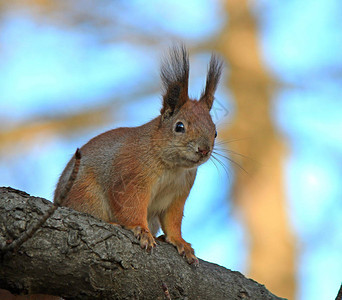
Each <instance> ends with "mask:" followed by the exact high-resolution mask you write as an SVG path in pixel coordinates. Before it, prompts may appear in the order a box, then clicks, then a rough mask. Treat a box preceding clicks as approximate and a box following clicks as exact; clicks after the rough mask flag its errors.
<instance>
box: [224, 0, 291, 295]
mask: <svg viewBox="0 0 342 300" xmlns="http://www.w3.org/2000/svg"><path fill="white" fill-rule="evenodd" d="M226 10H227V15H228V22H227V24H226V28H225V30H224V31H223V34H222V36H221V40H220V42H221V43H220V45H221V48H220V49H219V50H220V51H221V53H222V54H223V56H224V57H225V59H226V60H227V62H228V65H229V68H230V70H229V71H230V73H229V78H228V82H227V83H228V86H229V89H230V91H231V92H232V95H233V97H234V99H235V103H236V114H235V119H234V120H233V125H232V126H231V127H230V128H227V129H226V131H225V132H224V139H226V140H229V139H242V140H239V141H238V142H235V143H233V144H229V149H231V150H233V151H236V152H238V153H240V154H244V155H246V156H247V157H248V158H247V159H243V160H241V159H240V160H238V159H236V158H235V157H234V160H235V161H237V162H238V163H240V164H241V165H243V168H245V169H246V170H247V172H248V174H246V173H244V172H242V171H241V170H239V169H236V172H235V183H234V184H235V185H234V201H235V203H236V206H237V209H238V210H239V211H240V212H241V213H242V216H243V218H244V222H245V224H246V231H247V232H248V234H249V243H250V255H249V260H250V261H249V266H250V270H249V276H250V277H252V278H254V279H255V280H257V281H259V282H261V283H264V284H265V285H266V286H267V288H269V289H270V290H271V291H273V292H274V293H276V294H278V295H280V296H282V297H287V298H289V299H294V297H295V290H296V288H295V277H296V271H295V258H296V257H295V255H296V251H295V239H294V236H293V234H292V232H291V228H290V225H289V220H288V216H287V206H286V195H285V188H284V178H283V173H284V171H283V163H284V160H285V155H286V151H285V147H284V144H283V142H282V140H281V138H280V136H279V134H278V133H277V131H276V129H275V127H274V124H273V122H272V116H271V114H272V102H271V100H272V93H271V88H272V86H271V83H272V80H271V78H270V76H269V74H268V73H267V71H266V68H265V67H264V65H263V61H262V57H261V54H260V50H259V45H258V32H257V24H256V20H255V18H254V17H253V15H252V14H251V12H250V10H249V7H248V1H247V0H226Z"/></svg>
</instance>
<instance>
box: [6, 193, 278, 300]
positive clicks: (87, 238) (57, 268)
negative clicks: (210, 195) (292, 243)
mask: <svg viewBox="0 0 342 300" xmlns="http://www.w3.org/2000/svg"><path fill="white" fill-rule="evenodd" d="M51 205H52V203H51V202H50V201H48V200H46V199H43V198H37V197H32V196H30V195H28V194H26V193H24V192H22V191H18V190H14V189H12V188H0V247H1V249H3V247H4V245H5V244H6V242H8V241H10V240H14V239H16V238H17V237H18V236H20V235H21V234H22V233H23V232H24V231H25V230H27V228H28V227H29V226H32V224H34V223H36V222H37V221H38V220H39V219H40V218H41V217H42V216H43V214H44V213H45V212H46V211H47V210H48V208H49V207H50V206H51ZM274 267H276V266H274ZM0 288H1V289H6V290H9V291H11V292H12V293H17V294H50V295H58V296H62V297H63V298H65V299H168V294H169V295H170V298H171V299H281V298H278V297H277V296H275V295H273V294H272V293H271V292H269V291H268V290H267V289H266V288H265V287H264V286H263V285H260V284H259V283H257V282H255V281H253V280H251V279H247V278H245V277H244V276H243V275H242V274H241V273H239V272H233V271H230V270H228V269H225V268H223V267H220V266H218V265H215V264H212V263H208V262H206V261H202V260H200V266H199V267H198V268H196V267H194V266H190V265H188V264H187V263H186V261H185V260H184V259H183V258H182V257H180V256H179V255H178V253H177V251H176V249H175V248H174V247H173V246H172V245H169V244H167V243H164V242H158V246H157V247H156V248H155V249H154V251H153V253H147V252H146V251H144V250H142V249H141V248H140V246H139V243H138V241H137V240H136V239H135V237H134V236H133V234H132V233H131V232H130V231H127V230H125V229H122V228H121V227H115V226H112V225H110V224H107V223H105V222H103V221H101V220H98V219H95V218H93V217H91V216H89V215H87V214H83V213H79V212H76V211H74V210H72V209H69V208H65V207H63V208H59V209H58V210H57V211H56V212H55V213H54V214H53V215H52V216H51V217H50V218H49V219H48V220H47V222H46V223H45V224H44V225H43V226H42V228H40V229H39V230H38V231H37V232H36V233H35V234H34V235H33V237H32V238H30V239H29V240H28V241H26V242H25V243H24V244H22V245H21V246H20V247H19V249H17V250H16V251H14V252H13V251H8V252H5V253H4V252H3V251H1V250H0Z"/></svg>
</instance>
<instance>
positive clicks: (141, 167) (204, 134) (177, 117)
mask: <svg viewBox="0 0 342 300" xmlns="http://www.w3.org/2000/svg"><path fill="white" fill-rule="evenodd" d="M222 66H223V64H222V61H221V60H220V59H219V58H218V57H217V56H216V55H214V54H213V55H212V56H211V59H210V63H209V66H208V73H207V78H206V86H205V89H204V90H203V92H202V94H201V96H200V98H199V100H194V99H190V98H189V96H188V82H189V56H188V52H187V50H186V48H185V46H184V45H182V44H181V45H175V46H173V47H171V49H170V52H169V55H168V56H167V57H166V58H164V59H163V61H162V65H161V70H160V76H161V80H162V85H163V100H162V109H161V111H160V115H159V116H158V117H156V118H155V119H153V120H152V121H150V122H148V123H146V124H143V125H141V126H138V127H124V128H117V129H113V130H110V131H107V132H105V133H102V134H100V135H98V136H96V137H94V138H93V139H91V140H90V141H89V142H88V143H86V144H85V145H84V146H83V147H82V148H81V153H82V159H81V161H80V166H79V172H78V176H77V178H76V180H75V181H74V184H73V186H72V187H71V189H70V192H69V193H68V195H67V196H66V197H65V199H64V200H63V202H62V203H61V205H62V206H67V207H70V208H73V209H75V210H77V211H81V212H85V213H88V214H90V215H93V216H95V217H97V218H100V219H102V220H104V221H106V222H109V223H112V224H114V225H121V226H123V227H124V228H126V229H129V230H131V231H133V233H134V235H135V236H136V237H137V238H138V240H139V241H140V246H141V247H142V248H145V249H147V250H151V249H152V248H153V247H155V246H156V242H155V235H156V234H157V232H158V230H159V229H160V227H161V228H162V230H163V232H164V234H165V235H164V240H165V241H166V242H168V243H171V244H172V245H174V246H175V247H176V248H177V250H178V253H179V254H181V255H182V256H184V257H185V258H186V260H187V262H188V263H189V264H194V265H198V264H199V261H198V259H197V257H196V256H195V253H194V250H193V248H192V247H191V244H190V243H187V242H186V241H185V240H184V239H183V238H182V234H181V224H182V218H183V210H184V204H185V201H186V199H187V198H188V195H189V192H190V190H191V188H192V186H193V184H194V180H195V177H196V172H197V168H198V166H199V165H201V164H203V163H204V162H206V161H207V160H208V159H209V158H210V156H211V153H212V151H213V147H214V140H215V138H216V136H217V132H216V127H215V124H214V122H213V120H212V118H211V116H210V110H211V108H212V105H213V101H214V93H215V90H216V87H217V85H218V82H219V79H220V76H221V72H222ZM74 164H75V155H74V156H73V157H72V158H71V160H70V161H69V163H68V164H67V166H66V167H65V169H64V171H63V173H62V175H61V176H60V178H59V181H58V184H57V187H56V191H55V195H54V201H56V199H58V198H59V196H60V194H61V193H62V191H63V190H64V189H65V185H66V184H67V182H68V178H69V177H70V174H71V172H72V170H73V165H74Z"/></svg>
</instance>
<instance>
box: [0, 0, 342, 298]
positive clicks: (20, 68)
mask: <svg viewBox="0 0 342 300" xmlns="http://www.w3.org/2000/svg"><path fill="white" fill-rule="evenodd" d="M134 3H135V4H134V5H136V7H138V8H140V9H136V10H130V9H129V7H128V8H126V9H127V15H125V14H123V15H122V16H121V18H123V19H124V21H125V22H126V23H127V24H131V25H136V24H138V25H139V26H141V28H142V29H141V30H143V31H145V32H146V33H148V32H149V31H151V30H155V28H156V27H157V28H159V27H160V28H163V29H165V30H167V31H169V32H170V34H172V35H173V36H177V37H179V38H181V39H184V40H185V41H187V42H188V43H189V44H191V45H196V43H197V42H200V41H201V40H203V39H206V38H208V37H209V36H211V35H214V34H216V33H218V32H219V31H220V29H221V27H222V26H223V23H224V16H223V15H222V13H221V10H220V4H219V2H216V1H213V2H212V1H205V0H201V1H188V2H185V1H178V2H177V1H175V2H171V1H170V2H169V1H166V2H165V1H163V3H162V2H160V1H154V5H149V6H146V5H143V4H142V1H135V2H134ZM194 8H195V9H194ZM84 9H85V8H84ZM112 9H113V8H112ZM253 10H254V12H255V14H256V15H257V16H258V18H259V20H260V29H261V36H260V39H261V47H262V50H263V56H264V60H265V63H266V64H267V66H268V67H269V69H270V71H271V72H272V73H273V74H274V76H276V77H278V78H279V79H280V80H281V82H283V85H284V86H283V88H280V89H279V90H278V91H277V93H276V95H275V97H274V105H273V118H274V122H275V124H276V125H277V127H278V129H279V132H280V133H281V134H282V135H283V136H284V137H285V138H286V141H287V142H288V147H289V157H288V159H287V161H286V165H285V168H284V172H285V175H286V183H285V184H286V187H287V195H288V200H289V204H288V205H289V208H288V209H289V215H290V218H291V222H292V226H293V228H294V230H295V232H296V234H297V236H298V238H299V245H298V247H299V252H300V254H299V262H298V263H299V268H298V280H299V292H298V299H303V300H304V299H310V300H311V299H333V298H334V297H335V296H336V293H337V291H338V288H339V285H340V284H341V278H342V254H341V253H342V234H341V228H342V204H341V196H342V195H341V191H342V189H341V184H340V183H341V182H342V180H341V179H342V171H341V170H342V168H341V163H342V160H341V157H342V135H341V132H342V118H341V113H342V104H341V101H340V99H339V98H340V96H341V90H342V89H341V84H340V79H339V78H338V74H339V73H338V72H340V69H341V63H342V61H341V60H342V56H341V55H340V50H341V46H342V35H341V34H340V30H339V28H341V23H342V18H341V14H342V7H341V3H340V2H339V1H337V0H335V1H324V0H316V1H314V0H307V1H304V0H302V1H300V0H297V1H294V0H293V1H287V2H286V3H285V2H280V1H266V0H264V1H260V2H259V3H258V4H255V5H254V6H253ZM178 11H182V12H183V14H181V15H179V14H177V13H176V12H178ZM98 13H104V14H111V13H113V14H114V10H108V11H100V12H98ZM185 16H187V17H185ZM145 20H149V22H144V21H145ZM1 25H2V32H1V35H0V45H1V46H0V51H1V52H0V78H1V80H0V120H1V121H0V125H1V126H2V127H4V128H5V127H8V126H13V125H14V124H18V123H21V122H23V121H24V120H27V119H31V118H33V117H37V116H38V117H39V116H45V115H54V113H58V112H72V111H76V110H78V109H82V108H87V107H95V106H96V105H98V104H99V102H100V103H101V102H105V101H107V100H106V99H108V98H109V97H111V96H112V95H113V94H115V96H119V97H124V95H125V94H127V91H130V90H134V89H136V88H138V87H139V86H143V85H145V84H149V83H150V82H151V80H152V81H158V80H159V78H158V66H159V58H160V56H161V54H162V49H154V50H151V49H149V50H147V49H146V48H145V49H144V48H143V47H141V48H138V47H136V46H134V45H131V44H129V43H128V42H125V41H124V40H122V41H119V42H118V43H115V44H114V43H100V42H99V39H98V37H97V36H96V35H95V34H94V32H93V31H91V30H87V28H86V27H85V29H84V28H83V29H82V27H75V28H72V29H70V28H67V27H63V26H58V25H56V24H55V23H53V22H48V21H38V20H37V19H35V18H34V16H33V14H32V13H31V12H30V11H28V10H21V11H20V10H17V11H16V10H12V11H9V12H7V13H4V14H3V15H2V19H1ZM163 39H164V37H161V40H163ZM162 44H165V45H166V44H167V41H166V40H164V41H163V42H162ZM146 50H147V51H146ZM208 58H209V54H207V53H204V54H201V55H196V56H194V57H191V61H192V63H193V65H192V66H193V70H195V72H194V73H195V74H196V76H193V77H191V88H190V93H191V94H194V96H196V95H197V94H198V92H199V91H200V90H201V88H202V85H203V84H204V77H205V70H206V63H207V61H208ZM336 74H337V75H336ZM217 98H218V99H219V100H220V103H223V105H224V106H225V108H226V109H227V111H228V115H226V113H222V112H220V114H219V115H218V120H217V122H218V123H224V124H226V123H228V122H229V119H230V118H231V116H232V113H233V104H232V103H233V102H232V99H231V97H230V94H229V91H227V90H225V89H224V87H220V89H219V91H218V94H217ZM159 109H160V96H159V95H158V94H155V93H154V94H151V95H149V96H145V97H144V98H142V99H140V101H138V102H135V103H133V104H128V105H127V106H124V107H122V108H121V110H120V114H121V115H122V118H121V119H120V120H119V122H118V123H115V124H114V123H113V124H110V126H109V125H106V126H103V127H100V128H97V129H91V130H89V131H88V132H84V133H82V135H79V136H73V137H72V138H70V137H69V138H63V137H60V136H56V137H53V138H51V137H46V136H41V138H39V139H37V141H35V145H34V146H33V147H29V148H25V146H23V145H18V146H16V147H14V149H15V151H13V153H11V154H9V155H8V154H7V155H6V156H5V157H3V158H0V185H3V186H7V185H10V186H12V187H14V188H18V189H22V190H25V191H26V192H28V193H30V194H32V195H35V196H42V197H45V198H47V199H52V195H53V190H54V185H55V184H56V182H57V179H58V176H59V174H60V173H61V171H62V170H63V168H64V166H65V164H66V162H67V160H68V159H69V157H70V156H71V155H72V154H73V152H74V150H75V148H76V147H79V146H80V145H82V144H84V143H85V142H87V141H88V139H89V138H91V137H92V136H94V135H96V134H98V133H100V132H102V131H104V130H107V129H109V128H112V127H116V126H118V125H128V126H134V125H138V124H142V123H144V122H146V121H148V120H150V119H151V118H153V117H154V116H156V115H157V114H158V111H159ZM208 175H210V176H208ZM232 181H233V175H232V174H228V175H227V174H225V172H224V170H222V169H219V171H218V170H217V169H216V167H215V166H214V165H213V164H212V163H211V162H209V163H207V164H206V165H204V166H202V167H201V168H200V169H199V174H198V178H197V179H196V183H195V186H194V188H193V190H192V192H191V196H190V199H189V201H188V202H187V206H186V211H185V219H184V227H183V231H184V236H185V238H186V239H187V240H189V241H190V242H191V243H192V244H193V246H194V248H195V249H196V253H197V255H198V256H199V257H200V258H203V259H206V260H209V261H213V262H216V263H219V264H221V265H224V266H226V267H228V268H231V269H234V270H239V271H241V272H244V271H245V270H246V256H247V246H248V241H247V240H246V237H245V236H246V235H245V234H244V228H243V224H241V222H240V221H239V218H238V217H237V216H235V215H234V213H233V212H232V209H231V207H230V204H229V203H227V201H226V198H227V197H228V196H227V195H228V189H227V188H226V187H225V186H226V185H227V182H228V184H231V183H232ZM223 186H224V188H222V187H223ZM217 191H222V193H218V192H217ZM199 203H200V205H198V204H199ZM208 212H213V213H212V214H215V218H208V217H207V214H208ZM209 214H210V213H209ZM204 218H205V222H203V219H204ZM203 237H205V239H204V238H203Z"/></svg>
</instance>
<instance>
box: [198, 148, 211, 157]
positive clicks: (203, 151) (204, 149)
mask: <svg viewBox="0 0 342 300" xmlns="http://www.w3.org/2000/svg"><path fill="white" fill-rule="evenodd" d="M209 150H210V148H208V147H204V148H201V147H198V150H197V152H198V153H200V154H201V155H202V156H206V155H207V154H208V152H209Z"/></svg>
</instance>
